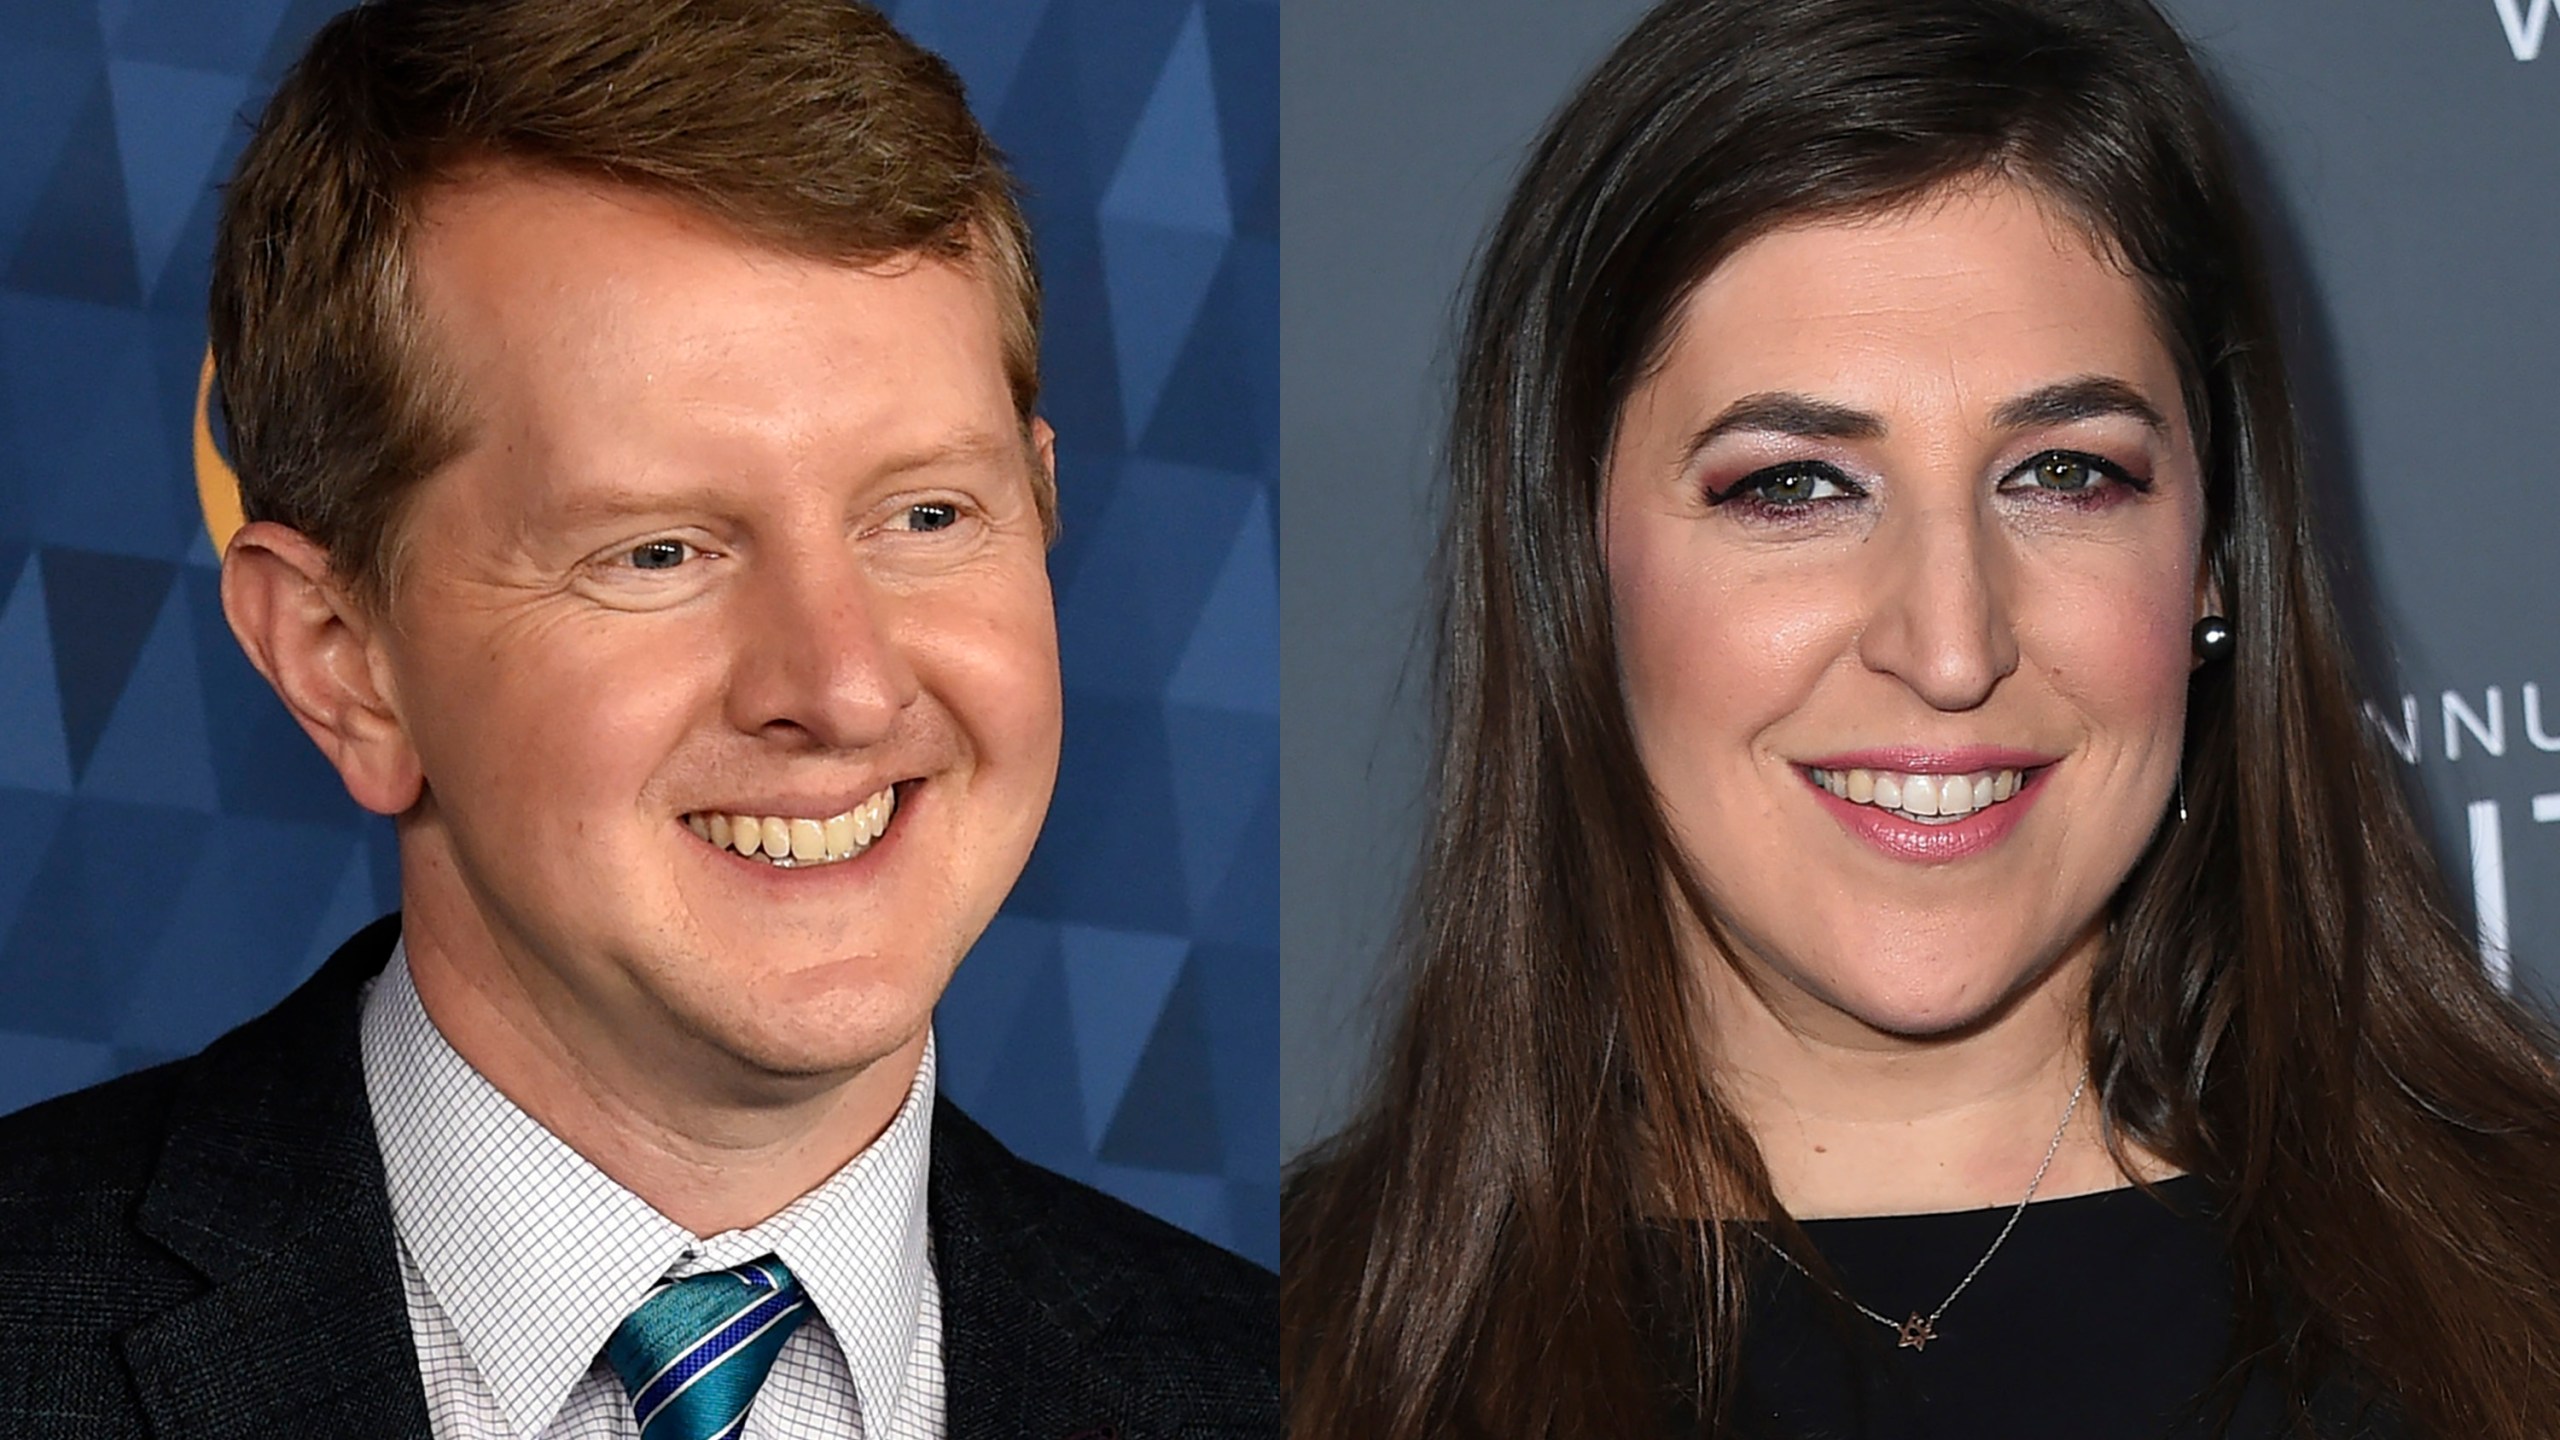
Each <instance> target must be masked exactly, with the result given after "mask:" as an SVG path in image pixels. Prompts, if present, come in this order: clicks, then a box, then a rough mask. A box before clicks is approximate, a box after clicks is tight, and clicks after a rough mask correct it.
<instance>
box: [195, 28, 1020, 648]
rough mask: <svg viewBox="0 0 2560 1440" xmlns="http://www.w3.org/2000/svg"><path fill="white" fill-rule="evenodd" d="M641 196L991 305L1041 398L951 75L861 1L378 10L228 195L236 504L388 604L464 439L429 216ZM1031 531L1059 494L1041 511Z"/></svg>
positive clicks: (225, 284)
mask: <svg viewBox="0 0 2560 1440" xmlns="http://www.w3.org/2000/svg"><path fill="white" fill-rule="evenodd" d="M491 163H495V164H502V165H503V164H520V165H526V166H530V167H534V168H536V169H548V170H555V171H560V172H564V173H568V174H574V175H580V176H587V177H594V178H599V179H605V180H610V181H614V182H619V183H623V184H629V185H635V186H640V187H644V188H647V189H650V190H654V191H657V192H659V193H661V194H665V195H668V196H671V197H673V198H675V199H677V200H680V201H682V202H684V203H686V204H688V205H691V206H693V207H694V208H696V209H698V210H701V211H703V212H704V213H706V214H708V215H711V216H713V217H715V218H717V219H718V220H720V221H722V222H724V223H726V224H728V225H731V226H733V227H735V228H736V229H737V230H738V231H739V233H740V234H741V235H742V236H744V237H746V238H748V239H750V240H753V241H755V242H758V243H762V244H767V245H771V246H773V247H775V248H777V249H781V250H784V251H787V252H790V253H793V254H799V255H805V256H810V257H815V258H823V259H829V260H839V261H845V262H850V263H861V262H871V261H879V260H886V259H890V258H892V257H900V256H911V255H926V256H934V257H938V258H943V259H951V260H957V261H962V262H964V263H969V264H972V265H974V266H976V267H977V268H978V269H979V271H980V273H982V274H983V275H985V276H986V277H987V279H988V280H989V282H990V283H991V284H993V286H994V287H995V290H996V294H997V300H998V305H999V309H1000V312H1001V314H1002V316H1003V325H1004V335H1003V342H1004V355H1005V368H1006V375H1007V380H1008V382H1009V383H1010V385H1011V388H1012V392H1013V398H1014V403H1015V406H1016V408H1017V410H1018V411H1019V413H1020V414H1021V415H1022V416H1023V417H1025V419H1026V420H1027V419H1028V418H1029V416H1030V414H1031V407H1032V403H1033V401H1034V399H1035V398H1036V396H1037V393H1038V389H1039V327H1040V291H1039V280H1038V277H1037V275H1036V272H1035V270H1034V268H1033V262H1032V257H1031V249H1030V238H1029V235H1028V233H1027V231H1026V229H1025V227H1024V225H1023V220H1022V214H1021V210H1020V208H1019V207H1018V206H1017V204H1016V202H1015V198H1014V190H1013V182H1012V179H1011V177H1010V176H1008V175H1007V174H1006V172H1005V170H1004V167H1003V162H1002V159H1001V157H999V156H998V155H997V154H996V151H995V148H994V146H993V145H992V144H991V143H990V142H989V141H988V139H987V137H986V134H985V132H984V131H982V130H981V129H980V128H979V126H978V123H977V121H976V120H975V119H973V118H972V117H971V116H970V114H969V110H968V107H967V105H966V104H965V103H964V101H963V99H962V95H961V86H960V81H959V77H958V76H956V75H954V74H953V73H952V71H951V68H950V67H949V66H948V65H946V64H944V63H943V62H942V61H941V60H940V59H939V58H937V57H936V56H934V55H933V54H931V53H930V52H928V51H926V50H924V49H922V48H920V47H918V46H917V45H915V44H914V43H913V42H911V41H909V40H908V39H907V38H906V37H905V36H903V35H901V34H899V33H898V32H897V30H896V29H895V28H894V27H892V26H891V25H890V23H889V22H888V20H887V19H885V18H884V17H883V16H881V15H880V13H879V12H878V11H876V10H873V9H872V8H870V7H869V6H868V5H864V4H859V3H853V0H375V3H368V4H364V5H361V6H359V7H358V8H356V9H353V10H350V11H347V12H346V13H344V14H342V15H340V16H338V17H337V18H336V19H334V20H332V21H330V22H329V23H328V25H326V26H325V27H323V28H322V30H321V31H320V33H319V35H318V36H317V37H316V38H315V39H314V40H313V41H312V44H311V48H310V50H309V51H308V52H307V53H305V54H304V56H303V57H302V59H301V61H300V62H299V63H298V64H296V65H295V66H294V67H293V69H292V71H291V72H290V73H288V74H287V75H286V76H285V79H284V83H283V84H282V85H281V86H280V87H279V88H278V89H277V91H276V94H275V97H274V99H273V100H271V101H270V102H269V103H268V105H267V109H266V112H265V114H264V115H263V116H261V117H260V119H259V122H258V126H257V130H256V133H255V134H254V135H253V136H252V137H251V139H250V142H249V146H248V150H247V152H246V153H245V154H244V155H243V156H242V157H241V161H240V168H239V172H238V174H237V175H236V176H235V177H234V179H233V182H232V184H231V187H230V189H229V191H228V193H227V194H226V196H225V197H224V203H223V207H222V220H221V226H220V229H219V232H218V234H217V238H216V241H215V251H214V264H213V295H212V313H211V333H212V340H213V352H214V357H215V364H216V368H217V371H218V374H219V377H220V382H221V383H220V393H221V396H222V404H223V413H224V416H225V418H226V420H227V421H228V423H229V428H230V432H231V450H232V458H233V461H234V466H235V468H236V469H237V470H238V472H239V476H240V491H241V506H242V510H243V512H244V514H245V515H246V516H247V517H248V518H249V519H252V520H275V521H280V522H282V523H284V524H286V525H290V526H292V527H293V528H295V529H297V530H300V531H302V532H303V533H304V534H307V535H309V536H310V537H311V538H312V539H313V540H315V541H317V542H318V543H319V544H320V545H321V546H322V547H323V548H325V549H326V550H327V551H328V552H329V555H330V558H331V563H332V565H333V567H334V568H335V569H336V571H337V573H338V574H339V576H340V577H341V578H343V579H344V580H346V581H347V582H348V583H349V584H351V585H352V586H353V587H354V588H355V590H356V591H357V593H358V596H359V598H360V599H362V600H364V601H366V602H367V603H370V604H373V605H376V606H380V605H386V604H388V602H389V599H390V594H391V586H392V580H393V577H394V574H395V573H396V569H397V566H396V555H395V553H394V550H395V545H394V536H395V534H396V532H397V528H398V520H399V517H400V513H401V508H402V504H403V502H404V500H405V498H406V497H407V495H408V493H409V492H410V491H411V490H412V489H413V488H414V486H415V485H416V483H417V482H418V481H419V480H420V479H423V478H424V477H425V476H427V475H429V474H431V473H433V472H434V471H435V470H436V469H437V468H439V467H440V466H442V465H443V464H445V463H446V462H447V461H449V460H451V459H453V458H454V457H455V456H456V455H457V454H458V453H460V451H461V450H462V449H463V448H464V447H465V445H466V443H467V441H468V436H469V424H470V417H469V415H468V413H467V409H466V406H465V403H464V400H463V397H462V396H461V395H460V394H459V392H458V389H457V387H456V386H455V384H454V383H453V382H452V380H451V379H450V377H449V376H447V375H445V374H444V373H443V372H442V370H441V368H440V366H439V364H438V362H437V359H436V356H435V354H434V352H433V347H432V345H431V343H430V337H429V336H427V335H426V334H424V333H423V331H424V328H425V327H424V326H423V325H422V323H421V317H420V315H419V313H418V309H417V306H416V304H415V301H414V298H413V296H412V293H411V289H412V283H411V282H412V276H411V259H410V245H409V240H410V235H411V232H412V231H413V229H414V228H415V225H416V222H417V214H418V209H419V205H420V201H421V198H422V197H423V196H424V195H425V194H426V193H427V192H428V191H430V190H431V189H432V188H433V187H434V186H435V185H436V184H437V183H439V182H441V181H446V180H450V179H453V178H455V177H456V176H458V175H460V174H462V173H465V172H467V171H468V170H469V169H471V168H472V167H475V166H479V165H484V164H491ZM1040 505H1041V514H1042V519H1043V521H1044V522H1046V523H1049V524H1052V525H1054V523H1055V512H1054V500H1053V498H1052V497H1051V495H1050V494H1049V492H1048V491H1047V489H1046V487H1045V486H1044V487H1043V488H1042V491H1041V499H1040Z"/></svg>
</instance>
